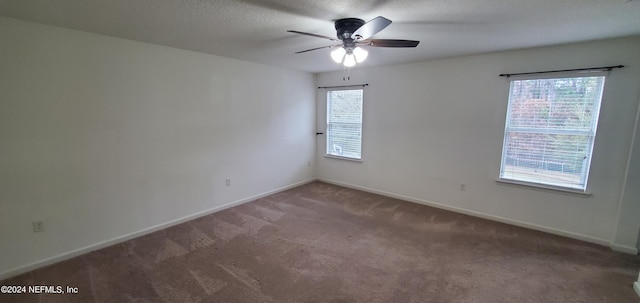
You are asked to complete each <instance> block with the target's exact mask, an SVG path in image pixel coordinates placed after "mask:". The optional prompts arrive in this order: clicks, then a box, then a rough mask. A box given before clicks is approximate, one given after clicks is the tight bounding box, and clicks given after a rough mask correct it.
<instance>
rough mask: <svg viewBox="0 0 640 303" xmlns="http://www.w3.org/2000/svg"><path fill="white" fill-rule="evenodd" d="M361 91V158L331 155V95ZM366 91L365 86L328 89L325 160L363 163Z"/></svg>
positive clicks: (325, 96) (325, 99) (325, 100)
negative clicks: (335, 92)
mask: <svg viewBox="0 0 640 303" xmlns="http://www.w3.org/2000/svg"><path fill="white" fill-rule="evenodd" d="M356 90H359V91H360V92H361V95H362V101H361V113H360V115H361V121H360V158H355V157H345V156H341V155H335V154H330V153H328V149H329V137H330V135H329V114H330V111H329V108H330V107H329V94H330V93H331V92H334V91H356ZM364 100H365V89H364V87H363V86H344V87H339V88H327V89H326V92H325V94H324V103H325V109H326V112H325V124H324V126H325V134H326V135H325V140H324V142H325V147H324V157H325V158H332V159H339V160H346V161H352V162H362V161H363V159H364V157H363V155H364V148H363V146H364V107H365V101H364Z"/></svg>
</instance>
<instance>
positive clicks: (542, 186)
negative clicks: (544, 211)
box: [496, 178, 593, 197]
mask: <svg viewBox="0 0 640 303" xmlns="http://www.w3.org/2000/svg"><path fill="white" fill-rule="evenodd" d="M496 182H497V183H499V184H503V185H512V186H518V187H526V188H529V189H538V190H545V191H555V192H560V193H566V194H572V195H577V196H582V197H591V196H593V194H591V193H590V192H584V191H581V190H579V189H573V188H568V187H560V186H553V185H545V184H538V183H531V182H524V181H517V180H510V179H500V178H498V179H496Z"/></svg>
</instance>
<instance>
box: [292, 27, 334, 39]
mask: <svg viewBox="0 0 640 303" xmlns="http://www.w3.org/2000/svg"><path fill="white" fill-rule="evenodd" d="M287 32H290V33H294V34H300V35H307V36H311V37H316V38H322V39H327V40H331V41H338V39H336V38H331V37H327V36H323V35H316V34H312V33H305V32H300V31H292V30H288V31H287Z"/></svg>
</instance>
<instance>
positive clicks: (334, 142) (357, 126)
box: [327, 89, 363, 160]
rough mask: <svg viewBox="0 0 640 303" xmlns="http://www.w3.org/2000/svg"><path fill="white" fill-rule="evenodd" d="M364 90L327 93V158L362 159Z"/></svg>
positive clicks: (331, 91)
mask: <svg viewBox="0 0 640 303" xmlns="http://www.w3.org/2000/svg"><path fill="white" fill-rule="evenodd" d="M362 95H363V90H362V89H353V90H330V91H327V156H333V157H340V158H346V159H354V160H360V159H362Z"/></svg>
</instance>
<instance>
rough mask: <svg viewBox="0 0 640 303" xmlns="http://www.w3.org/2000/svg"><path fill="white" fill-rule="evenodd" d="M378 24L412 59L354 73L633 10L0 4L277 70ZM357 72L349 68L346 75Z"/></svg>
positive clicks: (593, 2)
mask: <svg viewBox="0 0 640 303" xmlns="http://www.w3.org/2000/svg"><path fill="white" fill-rule="evenodd" d="M379 15H381V16H384V17H386V18H389V19H391V20H393V21H394V22H393V23H392V24H391V25H390V26H389V27H387V28H386V29H385V30H384V31H382V32H380V33H379V34H377V35H375V36H374V38H379V39H410V40H420V41H421V43H420V45H419V46H418V47H417V48H415V49H383V48H370V49H369V58H368V59H367V61H366V62H364V63H363V64H361V66H374V65H386V64H395V63H404V62H413V61H420V60H428V59H436V58H444V57H452V56H459V55H466V54H474V53H482V52H489V51H499V50H508V49H516V48H525V47H533V46H542V45H551V44H559V43H567V42H577V41H585V40H594V39H601V38H609V37H619V36H627V35H637V34H640V1H628V0H394V1H391V0H373V1H364V0H356V1H344V0H322V1H319V0H300V1H293V0H0V16H5V17H9V18H15V19H22V20H28V21H34V22H38V23H44V24H50V25H56V26H62V27H67V28H73V29H78V30H83V31H87V32H93V33H99V34H104V35H108V36H115V37H121V38H126V39H131V40H138V41H143V42H148V43H154V44H161V45H167V46H171V47H176V48H182V49H187V50H193V51H199V52H204V53H209V54H214V55H220V56H225V57H231V58H237V59H241V60H247V61H253V62H259V63H264V64H269V65H276V66H281V67H285V68H290V69H295V70H301V71H307V72H324V71H333V70H340V69H341V68H342V67H341V66H340V65H338V64H336V63H333V61H331V59H330V57H329V50H327V49H324V50H318V51H314V52H309V53H303V54H294V52H296V51H299V50H304V49H308V48H313V47H319V46H324V45H330V44H332V43H331V41H328V40H323V39H318V38H314V37H309V36H303V35H295V34H291V33H287V32H286V31H287V30H289V29H292V30H299V31H305V32H311V33H316V34H321V35H325V36H330V37H334V36H335V30H334V28H333V22H332V20H335V19H339V18H345V17H356V18H361V19H364V20H370V19H372V18H374V17H376V16H379ZM356 68H357V67H356Z"/></svg>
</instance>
